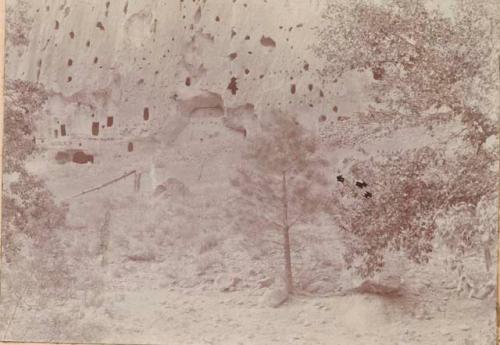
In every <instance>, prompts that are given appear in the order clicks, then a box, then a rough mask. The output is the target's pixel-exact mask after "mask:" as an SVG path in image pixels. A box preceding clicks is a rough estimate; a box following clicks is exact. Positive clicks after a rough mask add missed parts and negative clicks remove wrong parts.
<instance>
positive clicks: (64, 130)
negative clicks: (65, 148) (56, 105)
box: [61, 125, 66, 137]
mask: <svg viewBox="0 0 500 345" xmlns="http://www.w3.org/2000/svg"><path fill="white" fill-rule="evenodd" d="M65 136H66V125H61V137H65Z"/></svg>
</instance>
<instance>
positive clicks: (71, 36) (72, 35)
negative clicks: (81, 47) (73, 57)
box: [69, 31, 75, 39]
mask: <svg viewBox="0 0 500 345" xmlns="http://www.w3.org/2000/svg"><path fill="white" fill-rule="evenodd" d="M69 37H70V38H71V39H73V38H75V33H74V32H73V31H71V32H70V33H69Z"/></svg>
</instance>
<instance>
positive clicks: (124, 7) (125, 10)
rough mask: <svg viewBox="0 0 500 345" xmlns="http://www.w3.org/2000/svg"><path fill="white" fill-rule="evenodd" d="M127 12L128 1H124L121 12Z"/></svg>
mask: <svg viewBox="0 0 500 345" xmlns="http://www.w3.org/2000/svg"><path fill="white" fill-rule="evenodd" d="M127 12H128V1H127V2H126V3H125V6H123V13H125V14H127Z"/></svg>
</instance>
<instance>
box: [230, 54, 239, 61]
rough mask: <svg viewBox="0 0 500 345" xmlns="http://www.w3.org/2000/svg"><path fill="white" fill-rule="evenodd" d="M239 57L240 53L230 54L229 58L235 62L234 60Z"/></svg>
mask: <svg viewBox="0 0 500 345" xmlns="http://www.w3.org/2000/svg"><path fill="white" fill-rule="evenodd" d="M237 57H238V53H231V54H229V58H230V59H231V60H234V59H236V58H237Z"/></svg>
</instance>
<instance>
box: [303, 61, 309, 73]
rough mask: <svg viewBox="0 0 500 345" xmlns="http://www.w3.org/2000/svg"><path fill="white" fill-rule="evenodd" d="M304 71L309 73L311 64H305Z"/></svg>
mask: <svg viewBox="0 0 500 345" xmlns="http://www.w3.org/2000/svg"><path fill="white" fill-rule="evenodd" d="M304 71H309V64H308V63H307V62H306V63H305V64H304Z"/></svg>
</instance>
